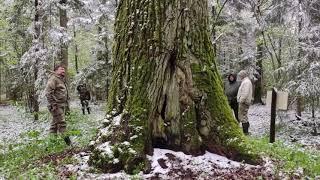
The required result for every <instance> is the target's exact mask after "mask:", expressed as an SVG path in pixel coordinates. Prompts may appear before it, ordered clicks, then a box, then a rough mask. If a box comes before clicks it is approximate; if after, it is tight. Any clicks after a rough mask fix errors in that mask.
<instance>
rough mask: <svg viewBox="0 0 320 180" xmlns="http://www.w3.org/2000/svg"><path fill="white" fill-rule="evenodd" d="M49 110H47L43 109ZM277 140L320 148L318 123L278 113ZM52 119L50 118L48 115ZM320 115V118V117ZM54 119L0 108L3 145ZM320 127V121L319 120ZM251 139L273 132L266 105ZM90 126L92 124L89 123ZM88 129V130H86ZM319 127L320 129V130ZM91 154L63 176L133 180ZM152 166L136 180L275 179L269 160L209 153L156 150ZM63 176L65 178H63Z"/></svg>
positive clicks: (259, 108) (97, 115)
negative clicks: (255, 162) (259, 162)
mask: <svg viewBox="0 0 320 180" xmlns="http://www.w3.org/2000/svg"><path fill="white" fill-rule="evenodd" d="M103 107H104V106H103V105H93V104H92V105H91V108H92V114H91V115H90V116H93V117H94V118H90V119H92V120H93V121H96V122H94V123H93V124H94V125H97V127H98V124H99V123H97V122H98V121H100V120H102V119H104V110H103V109H104V108H103ZM42 108H45V107H42ZM71 108H73V109H78V111H79V113H81V108H80V102H78V101H72V102H71ZM277 115H278V116H277V120H276V124H277V127H278V128H277V132H276V135H277V137H276V140H284V141H285V142H286V143H288V144H295V143H301V144H303V145H304V146H306V147H308V148H316V149H320V148H319V147H320V136H319V135H318V136H313V135H312V133H311V132H312V130H313V127H314V121H313V119H312V118H311V115H310V113H304V114H303V116H302V120H296V117H295V113H294V111H287V112H278V114H277ZM48 116H49V115H48ZM319 116H320V114H319V113H318V114H317V115H316V117H319ZM50 120H51V116H50V117H48V118H47V119H46V120H40V121H37V122H34V121H33V120H32V118H30V117H27V116H25V113H24V112H23V110H21V109H20V110H19V109H18V108H16V107H13V106H0V142H1V143H6V142H18V141H21V140H22V139H23V138H21V137H20V134H23V133H26V132H28V131H30V130H37V131H39V132H41V133H42V135H43V134H46V133H48V128H49V124H50ZM315 120H316V121H317V123H318V124H320V122H319V118H316V119H315ZM249 121H250V124H251V126H250V133H251V136H255V137H262V136H264V135H266V134H268V133H269V126H270V109H269V108H268V107H266V106H263V105H253V106H251V107H250V109H249ZM88 125H90V124H88ZM84 129H85V128H84ZM319 129H320V128H319V125H318V130H319ZM89 156H90V153H89V152H82V153H79V154H77V155H75V158H76V159H78V162H79V163H77V164H76V165H66V166H63V167H61V169H60V173H62V174H65V173H64V172H71V173H73V174H76V175H77V179H131V178H133V177H132V176H130V175H128V174H126V173H124V172H119V173H115V174H96V173H93V171H92V170H93V169H92V167H90V166H89V165H88V164H87V161H88V159H89ZM148 158H149V160H150V163H151V172H150V173H148V174H143V173H142V172H141V173H140V174H138V175H136V177H139V178H143V179H172V178H178V179H181V178H186V179H192V178H197V179H199V178H200V179H210V178H209V177H215V179H239V178H240V179H243V178H244V179H255V178H257V177H264V178H265V179H270V178H272V170H271V169H272V164H270V163H267V162H268V161H265V162H266V163H265V165H263V166H252V165H248V164H243V163H239V162H234V161H231V160H228V159H227V158H225V157H221V156H218V155H215V154H212V153H209V152H206V153H205V154H204V155H202V156H197V157H193V156H190V155H186V154H184V153H182V152H173V151H170V150H164V149H155V150H154V154H153V156H148ZM62 177H63V175H62Z"/></svg>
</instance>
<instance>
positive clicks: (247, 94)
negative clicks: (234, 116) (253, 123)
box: [237, 70, 252, 135]
mask: <svg viewBox="0 0 320 180" xmlns="http://www.w3.org/2000/svg"><path fill="white" fill-rule="evenodd" d="M238 76H239V78H240V79H241V81H242V82H241V85H240V87H239V91H238V94H237V101H238V103H239V120H240V122H241V123H242V129H243V133H244V134H246V135H248V134H249V126H250V124H249V121H248V110H249V107H250V104H251V101H252V83H251V80H250V79H249V77H248V72H247V71H245V70H241V71H240V72H239V74H238Z"/></svg>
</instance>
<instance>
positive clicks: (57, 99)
mask: <svg viewBox="0 0 320 180" xmlns="http://www.w3.org/2000/svg"><path fill="white" fill-rule="evenodd" d="M46 97H47V100H48V103H49V105H48V109H49V111H50V113H51V114H52V117H53V119H52V122H51V127H50V132H51V133H58V132H60V133H63V132H65V130H66V121H65V113H66V110H67V108H68V99H69V97H68V89H67V86H66V83H65V80H64V78H63V77H61V76H58V75H56V74H52V75H51V77H50V78H49V80H48V83H47V87H46Z"/></svg>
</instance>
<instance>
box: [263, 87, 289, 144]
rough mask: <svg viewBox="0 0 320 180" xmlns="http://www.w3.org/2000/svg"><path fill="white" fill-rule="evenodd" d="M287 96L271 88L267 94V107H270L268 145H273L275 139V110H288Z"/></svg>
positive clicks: (285, 93)
mask: <svg viewBox="0 0 320 180" xmlns="http://www.w3.org/2000/svg"><path fill="white" fill-rule="evenodd" d="M288 96H289V95H288V93H287V92H283V91H277V89H276V88H272V91H268V92H267V106H269V107H271V120H270V140H269V142H270V143H273V142H274V141H275V137H276V117H277V109H279V110H287V109H288Z"/></svg>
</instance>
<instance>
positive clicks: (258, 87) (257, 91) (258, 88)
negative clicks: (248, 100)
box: [253, 44, 263, 104]
mask: <svg viewBox="0 0 320 180" xmlns="http://www.w3.org/2000/svg"><path fill="white" fill-rule="evenodd" d="M257 51H258V52H257V67H258V68H257V72H258V73H259V74H257V76H256V78H257V81H256V82H255V86H254V87H255V88H254V101H253V103H255V104H258V103H260V104H262V103H263V102H262V92H263V84H262V80H263V66H262V59H263V47H262V44H258V45H257Z"/></svg>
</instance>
